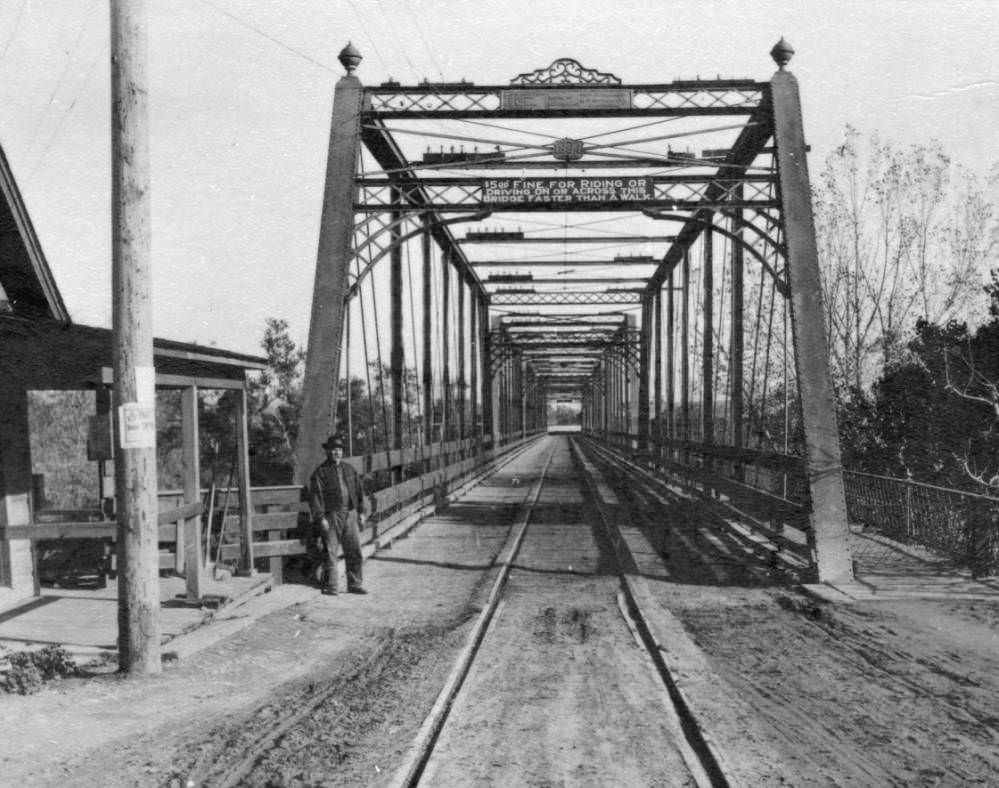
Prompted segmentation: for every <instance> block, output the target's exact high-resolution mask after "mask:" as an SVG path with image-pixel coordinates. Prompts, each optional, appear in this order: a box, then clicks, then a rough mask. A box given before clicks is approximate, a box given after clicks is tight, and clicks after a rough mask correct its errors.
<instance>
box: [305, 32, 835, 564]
mask: <svg viewBox="0 0 999 788" xmlns="http://www.w3.org/2000/svg"><path fill="white" fill-rule="evenodd" d="M792 54H793V50H792V49H791V47H790V46H789V45H788V44H787V43H786V42H784V41H783V39H782V40H781V41H780V42H779V43H778V44H777V45H776V46H775V47H774V48H773V50H772V51H771V56H772V57H773V59H774V61H775V62H776V63H777V65H778V70H777V71H776V72H775V73H774V74H773V75H772V76H771V77H770V78H769V80H767V81H757V80H754V79H721V78H719V79H714V80H701V79H697V80H677V81H672V82H665V83H652V84H644V83H643V84H626V83H624V82H623V81H622V80H621V79H619V78H618V77H617V76H615V75H613V74H611V73H606V72H601V71H596V70H593V69H589V68H586V67H584V66H583V65H581V64H580V63H578V62H576V61H574V60H570V59H560V60H556V61H555V62H554V63H552V64H551V65H550V66H548V67H547V68H541V69H538V70H536V71H529V72H524V73H521V74H519V75H517V76H515V77H514V78H513V79H511V80H510V81H509V82H508V83H505V84H498V85H486V86H481V85H476V84H474V83H471V82H466V81H461V82H453V83H444V82H429V81H424V82H421V83H420V84H418V85H410V86H406V85H401V84H398V83H396V82H393V81H389V82H385V83H382V84H380V85H377V86H365V85H363V84H362V83H361V80H360V79H359V77H358V76H357V75H356V73H355V72H356V70H357V69H358V66H359V64H360V62H361V60H362V58H361V55H360V53H359V52H357V50H356V49H355V48H354V47H353V46H352V45H348V46H347V47H346V48H345V49H344V50H343V52H341V54H340V61H341V63H342V64H343V65H344V67H345V69H346V71H347V74H346V76H344V77H343V78H341V79H340V80H339V81H338V82H337V84H336V89H335V93H334V97H333V113H332V122H331V133H330V144H329V158H328V165H327V171H326V181H325V192H324V204H323V212H322V224H321V229H320V238H319V248H318V255H317V262H316V274H315V287H314V292H313V302H312V313H311V325H310V330H309V342H308V355H307V364H306V375H305V388H304V402H303V418H302V425H301V435H300V436H299V440H298V447H297V453H298V468H299V469H300V470H299V473H300V474H302V478H300V479H299V480H298V481H303V480H304V474H305V473H306V472H307V470H308V469H310V468H312V467H314V465H315V464H316V463H317V461H318V460H319V459H320V454H321V452H320V445H321V443H322V442H323V440H324V438H325V437H326V435H328V434H330V433H331V432H335V431H339V432H342V433H344V434H345V435H346V437H347V439H348V440H349V441H350V443H351V453H352V454H354V455H365V456H367V457H368V458H369V463H368V464H369V468H374V469H381V470H382V471H383V475H384V477H385V478H384V479H383V483H384V485H388V486H393V485H401V484H404V483H405V479H406V478H407V477H408V476H410V475H412V474H419V473H423V472H426V471H427V470H429V469H430V468H431V467H434V466H435V464H436V465H437V466H438V467H439V466H440V465H442V464H447V463H450V462H456V461H460V462H464V461H467V460H469V459H474V458H475V457H476V456H481V455H482V454H483V453H488V452H490V451H496V450H498V449H499V448H500V447H502V446H503V445H505V444H508V443H510V442H512V441H516V440H523V439H524V438H526V437H528V436H530V435H532V434H534V433H536V432H540V431H543V430H545V429H546V427H547V426H548V420H549V418H550V416H551V414H552V412H553V409H554V407H555V405H556V404H561V405H567V404H568V405H569V406H571V409H574V410H576V411H578V422H579V424H580V425H581V428H582V430H583V432H584V433H586V434H587V435H588V436H589V437H590V438H592V439H594V440H599V441H602V442H604V443H606V444H610V445H612V446H613V447H615V448H616V449H618V450H619V451H621V452H623V453H626V454H627V455H629V456H630V458H631V459H632V460H635V461H638V462H641V463H642V464H643V465H645V466H646V467H648V468H650V469H652V470H653V471H655V472H658V473H664V474H666V475H667V476H669V477H670V478H675V479H677V480H678V483H679V482H681V481H682V483H684V484H687V485H690V486H694V487H697V488H699V489H701V490H702V491H704V492H705V493H707V494H709V495H711V496H712V497H715V498H720V499H724V500H725V501H727V502H729V503H731V504H732V505H733V506H737V507H739V508H740V510H741V511H743V512H745V513H747V515H748V516H749V517H750V518H752V519H753V520H754V521H755V522H756V523H757V525H758V526H759V527H760V528H761V529H762V530H763V531H764V532H765V533H766V534H767V538H769V539H771V540H773V541H775V542H776V543H777V544H778V545H781V546H786V547H787V548H788V549H796V548H800V549H801V551H802V552H803V554H804V555H805V559H806V562H807V563H808V565H809V566H810V571H811V573H812V574H813V576H814V577H815V578H817V579H820V580H823V581H833V582H835V581H843V580H846V579H848V578H850V577H851V576H852V568H851V561H850V556H849V552H848V549H847V534H848V529H847V522H846V507H845V501H844V490H843V477H842V469H841V466H840V449H839V443H838V437H837V430H836V423H835V417H834V413H833V405H832V402H833V398H832V390H831V384H830V377H829V371H828V362H827V356H826V335H825V325H824V319H823V318H824V316H823V307H822V301H821V295H820V288H819V272H818V261H817V252H816V241H815V232H814V226H813V217H812V208H811V202H810V186H809V176H808V169H807V165H806V152H807V147H806V144H805V138H804V128H803V121H802V116H801V104H800V98H799V88H798V83H797V80H796V79H795V77H794V76H793V74H792V73H791V72H790V71H788V70H787V64H788V62H789V61H790V59H791V56H792ZM346 380H352V381H357V380H359V381H360V384H358V385H356V386H355V384H351V385H350V386H348V385H346V384H345V381H346ZM353 387H357V388H358V390H361V389H363V391H364V392H365V393H366V399H365V397H357V396H354V394H353V393H350V394H348V391H350V392H353V390H354V388H353ZM435 452H436V454H435ZM381 455H384V457H385V459H383V460H381V461H379V462H375V463H372V461H371V460H370V458H371V457H379V456H381Z"/></svg>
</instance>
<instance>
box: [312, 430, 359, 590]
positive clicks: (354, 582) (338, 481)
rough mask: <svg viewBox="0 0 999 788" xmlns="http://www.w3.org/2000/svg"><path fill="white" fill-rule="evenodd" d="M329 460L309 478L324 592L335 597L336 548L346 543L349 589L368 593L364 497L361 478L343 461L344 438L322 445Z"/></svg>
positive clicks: (344, 553)
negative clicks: (364, 569) (363, 547)
mask: <svg viewBox="0 0 999 788" xmlns="http://www.w3.org/2000/svg"><path fill="white" fill-rule="evenodd" d="M323 449H324V450H325V451H326V462H324V463H323V464H322V465H320V466H319V467H318V468H316V470H315V472H314V473H313V474H312V478H310V479H309V508H310V510H311V512H312V521H313V522H314V523H316V524H317V527H318V531H319V541H320V544H321V547H322V551H323V574H322V579H321V581H320V585H321V587H322V591H323V593H324V594H329V595H332V596H335V595H336V594H337V593H338V590H337V548H338V547H339V545H343V558H344V563H345V564H346V565H347V591H348V592H349V593H351V594H366V593H368V592H367V591H366V590H365V589H364V586H363V585H362V584H361V564H362V562H363V560H364V557H363V556H362V555H361V539H360V535H359V533H358V531H359V529H360V528H361V527H363V525H364V515H365V508H364V505H365V499H364V490H363V488H362V487H361V479H360V477H359V476H358V475H357V471H355V470H354V469H353V468H352V467H351V466H350V465H347V463H345V462H342V460H343V441H342V440H341V439H340V438H339V437H338V436H335V435H333V436H331V437H330V438H329V439H328V440H327V441H326V443H324V444H323Z"/></svg>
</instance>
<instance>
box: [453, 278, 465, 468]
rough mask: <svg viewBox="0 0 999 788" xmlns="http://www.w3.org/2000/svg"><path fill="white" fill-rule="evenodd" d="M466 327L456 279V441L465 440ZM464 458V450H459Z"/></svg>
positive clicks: (462, 297) (462, 287) (461, 285)
mask: <svg viewBox="0 0 999 788" xmlns="http://www.w3.org/2000/svg"><path fill="white" fill-rule="evenodd" d="M467 331H468V326H467V325H466V321H465V280H464V279H463V278H462V277H460V276H459V277H458V398H457V399H458V402H457V408H456V411H455V412H456V414H457V416H458V419H457V423H458V440H459V441H463V440H465V334H466V333H467ZM461 451H462V455H461V456H464V449H462V450H461Z"/></svg>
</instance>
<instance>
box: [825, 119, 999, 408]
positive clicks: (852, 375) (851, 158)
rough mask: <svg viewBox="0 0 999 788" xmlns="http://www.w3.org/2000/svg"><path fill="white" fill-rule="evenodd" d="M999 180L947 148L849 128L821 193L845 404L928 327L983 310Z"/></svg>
mask: <svg viewBox="0 0 999 788" xmlns="http://www.w3.org/2000/svg"><path fill="white" fill-rule="evenodd" d="M996 185H997V181H996V177H995V173H993V174H992V175H991V176H990V177H988V178H987V179H985V180H984V181H983V180H982V179H980V178H978V177H976V176H974V175H971V174H968V173H966V172H964V171H963V170H962V169H961V168H960V167H958V166H957V165H955V164H953V163H952V162H951V160H950V158H949V157H948V156H947V155H946V154H945V153H944V151H943V149H942V148H941V146H940V144H939V143H938V142H931V143H929V144H926V145H909V146H906V147H899V146H897V145H895V144H893V143H890V142H885V141H882V140H881V139H880V138H879V137H878V136H877V135H876V134H875V135H872V136H871V138H870V140H869V141H868V142H867V144H866V146H865V145H864V143H863V141H862V140H861V136H860V133H859V132H858V131H857V130H856V129H854V128H852V127H847V129H846V133H845V137H844V141H843V143H842V144H841V145H840V146H839V147H838V148H837V149H836V150H835V151H834V152H833V153H832V154H831V155H830V156H829V158H828V159H827V160H826V164H825V168H824V169H823V171H822V175H821V177H820V179H819V183H818V185H817V187H816V191H815V205H816V232H817V237H818V242H819V255H820V262H821V264H822V268H823V290H824V293H823V295H824V299H825V306H826V320H827V325H828V326H829V332H830V337H829V341H830V348H829V350H830V360H831V364H832V370H833V377H834V380H835V383H836V384H837V388H838V390H839V392H840V396H841V398H846V397H850V396H852V395H854V394H860V393H862V392H864V391H865V390H866V389H867V388H868V386H869V385H870V384H871V382H872V381H873V379H874V378H875V377H876V376H877V374H878V370H879V369H881V368H885V367H890V366H891V365H893V364H897V363H898V362H899V361H900V360H901V357H902V355H903V354H904V352H905V348H906V343H907V340H908V339H909V338H911V331H912V328H911V327H912V326H914V324H915V322H916V319H917V318H921V319H923V320H924V321H927V322H928V323H933V324H937V325H945V324H947V323H948V322H949V321H951V320H953V319H955V318H956V317H958V316H961V315H965V314H967V313H969V312H970V313H971V314H974V313H975V312H976V311H981V313H983V314H984V308H983V307H984V304H981V294H982V284H983V282H982V281H981V280H982V272H983V271H984V270H985V264H986V262H987V261H988V260H989V259H990V257H991V255H992V254H993V253H994V251H995V249H996V244H997V240H999V235H997V230H996V225H997V208H996V199H995V187H996Z"/></svg>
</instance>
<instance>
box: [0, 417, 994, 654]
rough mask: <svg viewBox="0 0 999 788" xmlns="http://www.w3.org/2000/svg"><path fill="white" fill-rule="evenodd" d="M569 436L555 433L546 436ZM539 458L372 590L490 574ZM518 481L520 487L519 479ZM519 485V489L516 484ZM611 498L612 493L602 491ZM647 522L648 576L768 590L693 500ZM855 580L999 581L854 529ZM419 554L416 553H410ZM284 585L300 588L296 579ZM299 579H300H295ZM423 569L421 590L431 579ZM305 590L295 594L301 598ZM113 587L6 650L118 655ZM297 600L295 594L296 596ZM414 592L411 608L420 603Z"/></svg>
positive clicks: (55, 602) (191, 612)
mask: <svg viewBox="0 0 999 788" xmlns="http://www.w3.org/2000/svg"><path fill="white" fill-rule="evenodd" d="M547 440H548V441H551V440H565V439H564V438H558V437H556V436H552V437H550V438H548V439H547ZM533 456H534V452H529V453H528V454H526V455H525V456H524V457H523V458H521V459H517V460H515V461H514V462H513V463H512V464H511V465H509V466H507V468H506V469H505V470H504V471H503V472H502V473H500V474H498V475H497V476H494V477H490V478H488V479H486V480H485V481H484V482H483V483H482V484H480V485H478V486H477V487H476V488H475V489H474V490H473V491H472V492H470V493H469V494H468V495H466V496H464V497H463V499H462V500H461V501H460V502H458V503H457V504H453V505H452V506H451V507H450V508H449V509H448V510H446V511H443V512H439V513H438V514H437V515H435V516H433V517H430V518H428V519H426V520H425V521H424V522H423V523H422V524H421V525H420V526H419V528H418V530H417V532H416V534H415V535H414V537H413V538H412V539H406V540H403V541H400V542H396V543H395V546H394V547H393V548H391V549H389V550H383V551H381V552H380V553H379V554H378V555H377V558H376V560H374V561H370V562H369V563H368V565H367V569H366V571H367V573H368V575H369V576H370V578H371V584H372V586H373V587H378V586H381V585H383V583H389V584H392V585H395V584H397V583H399V582H403V581H402V579H401V578H400V577H397V575H398V574H399V570H398V567H399V564H401V563H405V564H409V565H411V566H412V565H415V566H423V567H435V566H436V567H438V568H444V569H448V568H453V567H456V566H461V567H462V568H465V569H471V568H478V569H484V568H485V567H486V566H487V565H488V562H489V560H490V556H491V555H493V552H492V551H493V550H494V548H495V545H496V544H497V540H500V541H501V540H502V537H503V534H504V533H505V530H506V528H507V527H508V522H507V517H508V516H512V515H511V514H510V513H511V512H512V511H513V510H514V509H515V508H516V506H518V505H519V504H520V503H521V502H522V500H523V497H524V495H525V492H526V490H527V489H528V486H527V481H528V479H529V475H530V473H531V472H532V469H531V466H530V462H531V458H532V457H533ZM514 480H516V481H514ZM515 485H516V486H515ZM599 492H600V494H601V495H603V496H605V497H606V498H608V499H612V498H613V493H612V492H611V491H610V490H609V489H608V488H607V487H606V485H602V488H601V490H600V491H599ZM641 503H642V507H641V508H642V514H643V517H642V520H643V522H631V523H626V524H623V527H624V529H625V533H626V534H630V539H631V540H632V541H633V542H634V547H633V549H634V552H635V556H636V559H637V560H638V562H639V571H640V573H641V574H644V575H646V576H647V577H649V578H654V579H661V580H665V581H669V582H675V583H678V584H681V585H682V584H686V583H691V584H697V585H704V584H708V585H718V586H728V585H741V584H749V585H759V584H765V585H769V584H770V583H771V580H770V579H769V578H768V573H767V568H766V567H765V566H764V564H763V563H761V562H760V561H759V559H757V558H754V557H753V556H751V555H748V554H746V553H745V552H744V551H743V550H742V549H741V548H739V547H738V546H737V544H736V543H735V542H733V541H732V540H731V539H729V538H728V536H727V535H726V533H725V530H724V524H723V523H720V522H718V521H717V519H716V518H711V517H708V516H706V515H704V514H703V513H701V514H699V513H698V508H697V506H696V502H695V503H692V502H691V501H690V500H684V499H681V498H676V499H672V500H668V502H667V503H663V501H662V499H660V500H654V499H652V498H649V497H648V496H643V497H642V499H641ZM851 540H852V545H851V547H852V553H853V556H854V560H855V562H856V564H855V565H856V568H857V581H858V582H857V583H856V584H855V585H853V586H852V587H850V588H846V589H841V590H842V591H844V592H845V593H846V595H847V598H852V599H857V600H870V601H878V600H890V599H905V598H913V597H923V598H940V599H955V600H957V599H983V600H987V599H997V600H999V582H997V581H996V580H995V579H994V578H992V579H990V578H985V579H978V580H976V579H974V578H972V577H971V574H970V573H969V572H968V571H967V570H966V569H963V568H961V567H958V566H956V565H955V564H954V563H953V562H952V561H950V560H948V559H946V558H942V557H940V556H937V555H934V554H932V553H931V552H929V551H925V550H920V549H918V548H914V547H911V546H906V545H902V544H898V543H895V542H892V541H890V540H887V539H885V538H883V537H880V536H877V535H873V534H870V533H865V532H863V531H860V530H855V531H854V532H853V533H852V534H851ZM414 551H415V552H414ZM289 575H290V576H289V577H288V579H289V580H291V581H292V584H294V581H295V579H296V578H295V575H294V573H289ZM299 579H301V578H299ZM431 580H432V574H429V573H427V572H424V574H423V576H422V579H421V581H420V583H421V585H422V584H427V583H429V582H431ZM265 581H266V578H263V579H260V578H258V579H257V580H255V581H252V580H243V579H241V578H233V579H232V580H231V581H229V583H228V585H226V586H225V587H224V588H223V589H222V591H220V594H223V592H224V595H225V596H228V597H234V598H239V597H240V596H241V595H244V594H247V593H252V591H253V589H254V588H257V590H260V591H262V590H264V589H263V588H262V586H266V585H267V583H266V582H265ZM302 591H304V589H299V590H298V591H297V593H299V594H300V593H301V592H302ZM116 595H117V590H116V588H115V584H114V583H112V584H111V585H110V586H109V587H108V588H106V589H88V588H52V587H43V588H42V592H41V596H40V597H39V598H36V599H34V600H30V601H26V602H25V603H22V604H21V605H20V606H17V607H13V608H10V609H8V610H6V611H5V612H0V646H3V647H4V648H7V649H10V650H17V649H20V648H23V647H24V646H25V644H27V643H32V642H33V643H42V644H48V643H64V644H67V645H68V646H69V647H70V649H71V650H76V652H77V653H78V654H80V655H92V654H94V653H96V652H99V651H102V650H103V651H109V650H114V648H115V646H114V643H115V640H116V627H117V620H116V614H115V606H114V604H113V601H114V599H115V598H116ZM182 598H183V582H182V581H181V580H179V579H178V578H176V577H163V578H162V579H161V600H162V602H163V616H162V622H163V630H164V635H165V637H166V638H167V639H173V638H175V637H177V636H179V635H181V634H182V633H184V632H187V631H190V630H191V629H193V628H195V627H197V626H199V624H201V623H202V622H203V621H204V620H205V613H204V611H203V610H201V609H199V608H190V607H185V606H184V605H183V604H181V600H182ZM296 599H297V597H296ZM422 601H423V598H422V597H421V596H419V595H414V596H412V597H410V598H409V603H408V604H410V605H411V604H421V603H422Z"/></svg>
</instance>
